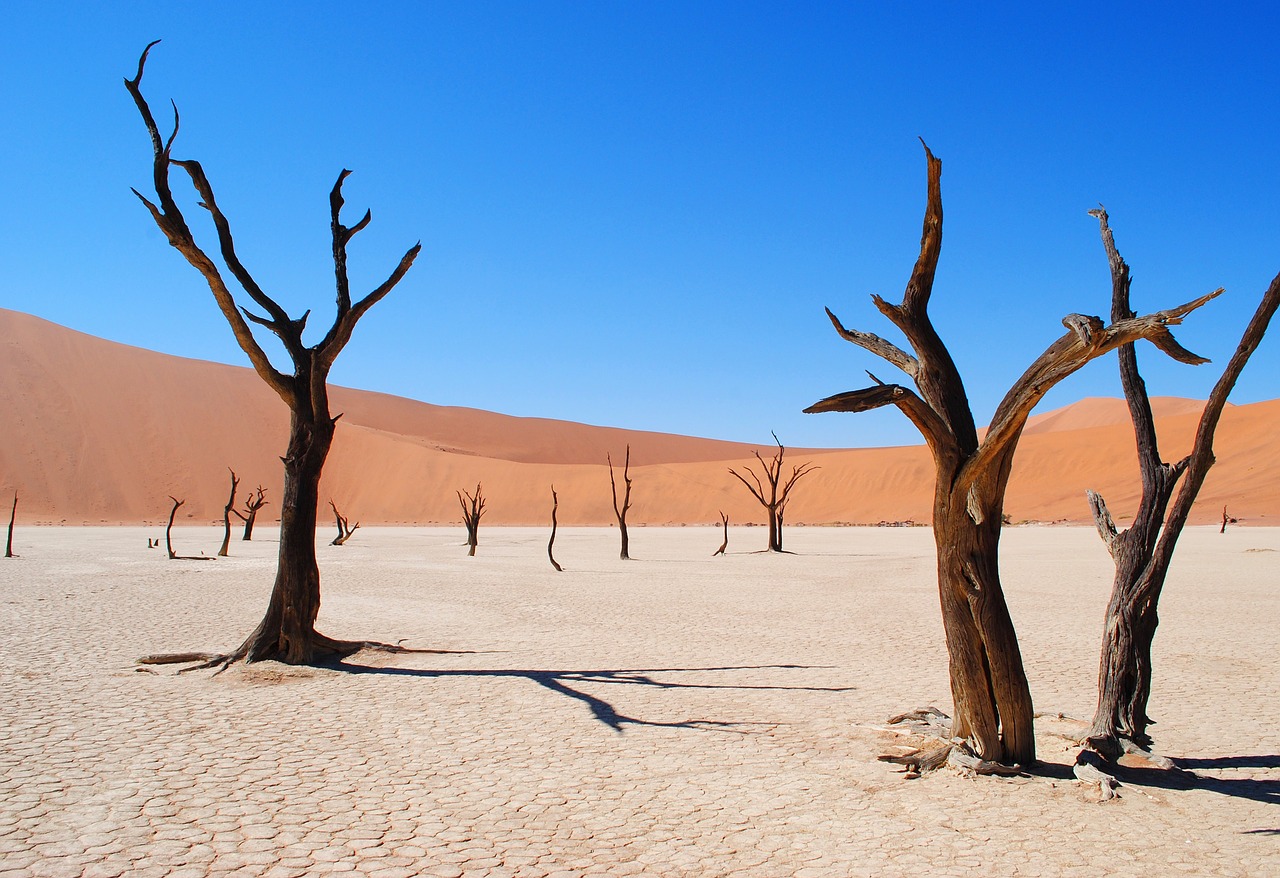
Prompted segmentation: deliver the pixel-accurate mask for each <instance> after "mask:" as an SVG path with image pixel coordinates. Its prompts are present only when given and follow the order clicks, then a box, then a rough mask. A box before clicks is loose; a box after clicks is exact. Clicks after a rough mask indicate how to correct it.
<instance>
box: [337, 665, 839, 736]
mask: <svg viewBox="0 0 1280 878" xmlns="http://www.w3.org/2000/svg"><path fill="white" fill-rule="evenodd" d="M322 667H326V668H329V669H331V670H335V671H341V672H343V673H348V674H382V675H386V676H392V677H421V678H426V679H443V678H447V677H477V678H486V679H502V678H521V679H525V680H530V681H532V682H534V683H537V684H538V685H539V686H541V687H543V688H544V689H547V690H549V691H551V692H554V693H556V694H557V695H563V696H565V697H566V698H571V699H573V700H575V701H580V702H582V703H583V704H585V705H586V706H587V708H588V709H589V710H590V711H591V715H592V716H593V717H594V718H595V719H596V720H597V721H599V722H601V723H604V724H605V725H606V726H608V727H609V728H611V729H613V730H614V731H615V732H618V733H619V734H621V733H623V731H624V727H626V726H653V727H658V728H674V729H702V730H704V731H705V730H712V729H714V730H720V731H727V732H736V733H738V734H746V732H745V731H744V730H743V728H742V727H745V726H753V725H767V726H773V725H777V723H747V722H723V721H719V720H707V719H688V720H683V721H681V722H657V721H654V720H644V719H639V718H637V717H633V716H628V715H626V714H624V713H620V712H619V711H618V709H617V708H615V707H614V706H613V705H612V704H611V703H609V702H608V701H606V700H605V699H603V698H600V697H599V696H597V695H592V694H591V693H590V692H587V691H585V690H584V689H582V688H579V687H581V686H582V685H583V684H592V683H600V684H610V685H623V686H648V687H653V688H656V689H738V690H747V689H765V690H785V691H794V692H849V691H852V690H853V688H854V687H852V686H762V685H750V684H748V685H734V684H719V683H680V682H672V681H667V680H659V679H656V678H655V677H654V676H652V675H654V674H684V673H695V672H707V671H748V670H811V669H813V666H810V665H730V666H725V667H706V668H635V669H611V670H586V671H574V670H535V669H506V668H491V669H475V670H449V669H431V668H401V667H394V666H392V667H378V666H374V665H360V664H354V663H352V662H349V661H343V660H336V661H332V662H327V663H325V664H324V665H323V666H322ZM570 684H573V685H570Z"/></svg>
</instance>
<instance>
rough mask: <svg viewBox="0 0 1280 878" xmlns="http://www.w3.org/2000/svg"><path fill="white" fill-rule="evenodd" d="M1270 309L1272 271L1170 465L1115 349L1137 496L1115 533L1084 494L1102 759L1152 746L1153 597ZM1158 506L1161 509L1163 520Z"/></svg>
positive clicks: (1110, 253)
mask: <svg viewBox="0 0 1280 878" xmlns="http://www.w3.org/2000/svg"><path fill="white" fill-rule="evenodd" d="M1090 214H1091V215H1093V216H1094V217H1096V218H1097V219H1098V223H1099V226H1100V228H1101V231H1102V244H1103V247H1104V249H1105V250H1106V253H1107V261H1108V262H1109V263H1110V266H1111V319H1112V320H1113V321H1117V322H1120V321H1126V320H1132V319H1133V311H1132V309H1131V307H1130V304H1129V287H1130V283H1131V278H1130V276H1129V266H1128V264H1127V263H1126V262H1125V261H1124V259H1123V258H1121V256H1120V253H1119V251H1118V250H1117V249H1116V244H1115V238H1114V235H1113V234H1112V232H1111V228H1110V226H1109V225H1108V218H1107V212H1106V211H1105V210H1102V209H1099V210H1093V211H1090ZM1277 306H1280V275H1277V277H1276V278H1275V279H1274V280H1273V281H1272V282H1271V286H1270V287H1269V288H1268V289H1267V291H1266V292H1265V293H1264V294H1263V296H1262V301H1261V302H1260V303H1259V304H1258V309H1257V311H1256V312H1254V315H1253V318H1252V319H1251V320H1250V322H1249V325H1248V326H1247V327H1246V329H1245V331H1244V335H1243V337H1242V338H1241V339H1240V344H1239V346H1238V347H1237V348H1236V351H1235V354H1234V355H1233V356H1232V357H1231V360H1230V361H1229V362H1228V363H1227V366H1226V368H1225V369H1224V370H1223V373H1222V377H1221V378H1219V379H1218V382H1217V384H1215V385H1214V387H1213V391H1212V392H1211V393H1210V394H1209V399H1208V401H1207V402H1206V403H1205V407H1204V411H1203V412H1202V414H1201V416H1200V424H1199V426H1198V427H1197V428H1196V434H1195V441H1194V444H1193V445H1192V448H1191V452H1190V454H1188V455H1187V456H1186V457H1184V458H1182V459H1181V460H1179V461H1177V462H1176V463H1172V464H1170V463H1165V462H1164V461H1162V460H1161V458H1160V449H1159V445H1158V443H1157V441H1156V428H1155V419H1154V418H1153V416H1152V412H1151V402H1150V400H1149V399H1148V397H1147V388H1146V383H1145V382H1144V381H1143V380H1142V376H1141V374H1140V373H1139V372H1138V357H1137V352H1136V351H1135V350H1134V347H1133V345H1132V344H1125V345H1122V346H1121V347H1120V352H1119V357H1120V380H1121V383H1122V385H1123V386H1124V395H1125V399H1126V400H1127V401H1128V403H1129V415H1130V420H1131V421H1132V422H1133V430H1134V436H1135V438H1136V440H1137V446H1138V465H1139V470H1140V472H1141V478H1142V497H1141V500H1140V501H1139V504H1138V511H1137V514H1136V515H1135V516H1134V519H1133V523H1132V524H1131V525H1129V527H1128V529H1126V530H1125V531H1123V532H1119V531H1118V530H1117V528H1116V525H1115V522H1114V521H1113V520H1112V517H1111V513H1110V512H1109V511H1108V510H1107V505H1106V502H1105V501H1104V500H1103V499H1102V495H1101V494H1099V493H1098V492H1097V491H1089V492H1088V497H1089V505H1090V506H1091V508H1092V509H1093V519H1094V523H1095V524H1096V525H1097V528H1098V533H1099V534H1100V535H1101V537H1102V540H1103V542H1104V543H1106V545H1107V550H1108V551H1109V552H1110V553H1111V557H1112V559H1113V560H1114V561H1115V567H1116V573H1115V579H1114V580H1113V583H1112V590H1111V599H1110V601H1109V602H1108V605H1107V612H1106V618H1105V621H1104V623H1103V635H1102V657H1101V661H1100V663H1099V669H1098V706H1097V709H1096V711H1095V713H1094V717H1093V724H1092V726H1091V728H1090V730H1089V736H1088V739H1087V742H1086V743H1087V744H1088V746H1089V747H1091V748H1092V749H1093V750H1094V751H1096V752H1097V753H1098V755H1100V756H1102V757H1103V758H1104V759H1108V760H1112V759H1115V758H1117V757H1118V756H1119V755H1120V754H1121V753H1122V752H1123V750H1124V747H1125V744H1126V742H1128V743H1130V744H1133V745H1136V746H1138V747H1141V748H1146V747H1149V746H1150V744H1151V738H1150V736H1148V735H1147V725H1148V724H1149V723H1150V722H1151V719H1150V717H1148V716H1147V701H1148V697H1149V696H1150V693H1151V672H1152V658H1151V644H1152V640H1153V639H1154V637H1155V633H1156V626H1157V625H1158V624H1159V618H1158V616H1157V605H1158V603H1159V600H1160V592H1161V590H1162V589H1163V587H1164V582H1165V577H1166V575H1167V574H1168V570H1169V564H1170V561H1171V560H1172V558H1173V550H1174V547H1175V545H1176V543H1177V541H1178V537H1179V536H1180V535H1181V533H1182V529H1183V527H1184V525H1185V524H1186V522H1187V516H1188V515H1189V514H1190V512H1191V506H1192V504H1193V503H1194V502H1195V499H1196V494H1197V493H1198V492H1199V490H1200V486H1201V485H1202V484H1203V483H1204V479H1205V476H1206V474H1207V473H1208V472H1209V468H1210V467H1211V466H1212V465H1213V462H1214V456H1213V437H1214V432H1215V430H1216V429H1217V426H1218V420H1219V418H1220V417H1221V415H1222V410H1223V408H1224V407H1225V406H1226V403H1227V396H1228V394H1230V392H1231V389H1232V387H1234V386H1235V383H1236V379H1237V378H1239V376H1240V373H1241V371H1242V370H1243V369H1244V367H1245V364H1246V363H1247V362H1248V361H1249V358H1250V356H1252V355H1253V352H1254V351H1255V350H1256V349H1257V347H1258V344H1259V342H1260V341H1261V340H1262V336H1263V334H1264V333H1265V332H1266V331H1267V326H1268V324H1269V323H1270V321H1271V318H1272V316H1274V314H1275V312H1276V308H1277ZM1184 475H1185V479H1183V477H1184ZM1180 479H1181V480H1183V481H1182V487H1181V488H1180V489H1179V491H1178V495H1177V498H1176V499H1173V506H1172V507H1171V508H1170V507H1169V502H1170V499H1171V498H1173V492H1174V488H1175V487H1176V486H1177V484H1178V482H1179V480H1180ZM1166 509H1168V510H1169V512H1168V515H1167V516H1166V515H1165V510H1166ZM1226 526H1227V510H1226V507H1223V510H1222V531H1223V532H1225V531H1226Z"/></svg>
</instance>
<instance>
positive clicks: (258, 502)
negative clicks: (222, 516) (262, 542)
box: [231, 485, 267, 542]
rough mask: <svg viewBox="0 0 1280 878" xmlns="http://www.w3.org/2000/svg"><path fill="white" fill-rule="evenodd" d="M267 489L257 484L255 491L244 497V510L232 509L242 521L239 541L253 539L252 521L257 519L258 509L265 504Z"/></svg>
mask: <svg viewBox="0 0 1280 878" xmlns="http://www.w3.org/2000/svg"><path fill="white" fill-rule="evenodd" d="M266 493H267V489H266V488H264V487H262V486H261V485H259V486H258V490H257V492H256V493H255V494H254V495H252V496H249V497H245V498H244V512H241V511H240V510H239V509H232V510H231V511H232V512H234V513H235V514H236V517H237V518H239V519H240V520H241V521H243V522H244V536H242V537H241V538H240V541H241V542H248V541H250V540H252V539H253V523H254V522H255V521H257V519H258V510H259V509H261V508H262V507H263V506H266V505H267V500H266V498H265V496H264V495H265V494H266Z"/></svg>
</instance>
